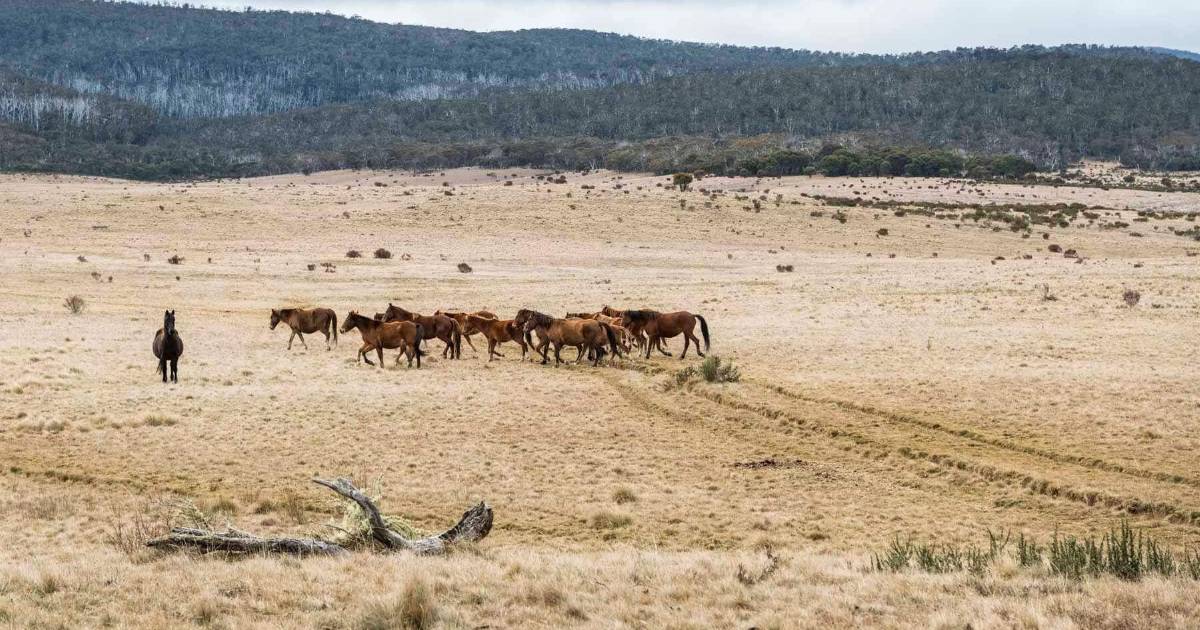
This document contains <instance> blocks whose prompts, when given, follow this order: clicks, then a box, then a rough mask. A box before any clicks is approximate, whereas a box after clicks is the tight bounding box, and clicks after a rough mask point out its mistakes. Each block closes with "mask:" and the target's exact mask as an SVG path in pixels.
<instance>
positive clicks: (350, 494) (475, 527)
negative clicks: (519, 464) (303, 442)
mask: <svg viewBox="0 0 1200 630" xmlns="http://www.w3.org/2000/svg"><path fill="white" fill-rule="evenodd" d="M313 483H315V484H318V485H321V486H325V487H326V488H329V489H330V490H333V491H334V492H336V493H338V494H340V495H342V496H343V497H346V498H347V499H350V500H351V501H354V502H355V503H357V504H358V506H359V507H360V508H362V511H363V513H365V514H366V515H367V521H368V522H369V523H370V524H371V536H372V537H373V538H375V540H377V541H379V542H380V543H381V544H383V545H384V546H385V547H388V548H389V549H404V550H407V551H411V552H413V553H417V554H422V555H433V554H440V553H445V552H446V548H447V547H448V546H449V545H454V544H457V543H462V542H475V541H478V540H482V539H483V538H484V537H485V536H487V535H488V533H489V532H490V531H492V508H490V507H488V505H487V503H484V502H482V501H480V502H479V503H478V504H477V505H475V506H474V507H472V508H471V509H469V510H467V511H466V512H463V516H462V519H460V520H459V521H458V523H457V524H455V525H454V527H451V528H450V529H448V530H446V531H444V532H442V533H441V534H438V535H436V536H429V537H426V538H418V539H408V538H405V537H404V536H402V535H400V534H399V533H397V532H396V531H394V530H392V529H391V528H389V527H388V526H387V521H385V520H384V518H383V515H382V514H380V512H379V508H377V507H375V503H374V502H372V501H371V499H370V498H368V497H367V495H365V494H363V492H362V491H361V490H359V489H358V488H356V487H354V484H353V483H351V482H350V480H349V479H346V478H338V479H335V480H333V481H329V480H326V479H313Z"/></svg>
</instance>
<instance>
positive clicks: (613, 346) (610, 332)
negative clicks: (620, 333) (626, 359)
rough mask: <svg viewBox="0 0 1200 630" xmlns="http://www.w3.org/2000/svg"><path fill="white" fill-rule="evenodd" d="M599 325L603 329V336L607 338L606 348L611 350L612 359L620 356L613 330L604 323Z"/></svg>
mask: <svg viewBox="0 0 1200 630" xmlns="http://www.w3.org/2000/svg"><path fill="white" fill-rule="evenodd" d="M600 325H601V326H603V327H604V335H605V336H606V337H608V347H609V348H611V349H612V355H613V356H614V357H619V356H621V349H620V348H619V347H618V346H617V333H616V331H615V330H613V328H612V326H609V325H608V324H605V323H604V322H600Z"/></svg>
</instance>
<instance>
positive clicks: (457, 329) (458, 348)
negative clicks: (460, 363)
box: [451, 320, 463, 359]
mask: <svg viewBox="0 0 1200 630" xmlns="http://www.w3.org/2000/svg"><path fill="white" fill-rule="evenodd" d="M451 321H454V320H451ZM453 334H454V358H456V359H460V358H462V335H463V329H462V326H461V325H460V324H459V323H458V322H457V321H454V333H453Z"/></svg>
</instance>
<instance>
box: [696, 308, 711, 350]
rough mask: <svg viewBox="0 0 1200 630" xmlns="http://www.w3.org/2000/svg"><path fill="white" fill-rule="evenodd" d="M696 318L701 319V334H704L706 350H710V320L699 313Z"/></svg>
mask: <svg viewBox="0 0 1200 630" xmlns="http://www.w3.org/2000/svg"><path fill="white" fill-rule="evenodd" d="M696 319H698V320H700V334H701V335H704V351H705V352H708V322H706V321H704V318H703V317H701V316H699V315H697V316H696Z"/></svg>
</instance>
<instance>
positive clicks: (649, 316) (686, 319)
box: [621, 310, 709, 359]
mask: <svg viewBox="0 0 1200 630" xmlns="http://www.w3.org/2000/svg"><path fill="white" fill-rule="evenodd" d="M621 319H622V320H624V321H625V322H627V323H629V324H630V328H631V329H632V328H634V327H636V329H637V330H640V331H642V332H645V333H646V336H647V341H646V358H647V359H649V358H650V349H651V348H653V347H658V349H659V351H660V352H662V353H663V354H667V353H666V351H664V350H663V349H662V347H661V346H659V345H658V344H660V343H661V341H662V340H663V339H670V338H671V337H677V336H679V335H680V334H682V335H683V352H682V353H681V354H680V355H679V358H680V359H682V358H684V357H686V356H687V351H688V343H689V342H691V343H695V344H696V354H698V355H700V356H704V353H703V352H701V351H700V340H699V339H697V338H696V332H695V331H696V322H697V321H699V322H700V333H701V334H702V335H704V349H705V350H708V345H709V338H708V322H707V321H705V320H704V318H703V317H701V316H699V315H693V314H692V313H689V312H687V311H676V312H674V313H660V312H658V311H650V310H641V311H625V312H624V314H623V315H622V317H621ZM667 356H670V355H669V354H668V355H667Z"/></svg>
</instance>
